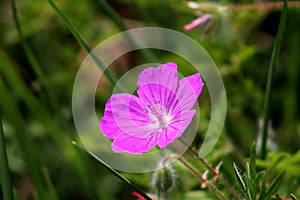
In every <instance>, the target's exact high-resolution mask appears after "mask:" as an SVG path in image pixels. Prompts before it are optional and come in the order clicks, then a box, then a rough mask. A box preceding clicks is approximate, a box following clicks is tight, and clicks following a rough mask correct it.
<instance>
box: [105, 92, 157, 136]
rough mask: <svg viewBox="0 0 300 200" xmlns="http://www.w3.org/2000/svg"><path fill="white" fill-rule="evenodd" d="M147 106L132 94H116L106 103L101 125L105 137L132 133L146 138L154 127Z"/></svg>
mask: <svg viewBox="0 0 300 200" xmlns="http://www.w3.org/2000/svg"><path fill="white" fill-rule="evenodd" d="M145 109H146V106H145V104H144V102H142V101H141V100H140V99H139V98H138V97H136V96H134V95H131V94H114V95H112V96H111V98H110V99H109V101H108V102H107V104H106V107H105V112H104V116H103V118H102V119H101V121H100V127H101V130H102V132H103V134H104V136H105V137H107V138H115V137H117V136H119V135H124V134H125V135H130V136H135V137H140V138H146V137H148V136H149V135H151V134H152V132H153V129H151V128H149V127H148V125H149V123H150V122H151V121H150V119H149V116H148V113H147V112H145Z"/></svg>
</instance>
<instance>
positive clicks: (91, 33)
mask: <svg viewBox="0 0 300 200" xmlns="http://www.w3.org/2000/svg"><path fill="white" fill-rule="evenodd" d="M103 2H105V1H102V0H94V1H93V0H88V1H70V0H64V1H57V2H56V3H57V6H58V7H59V8H60V9H61V10H62V12H63V13H64V14H65V16H67V17H68V18H69V20H70V21H71V22H72V23H73V24H74V26H75V27H76V28H77V29H78V31H79V32H80V34H81V35H82V36H83V38H85V40H86V41H87V44H88V45H89V47H90V48H93V47H95V46H96V45H97V44H99V43H100V42H101V41H103V40H104V39H106V38H108V37H110V36H113V35H114V34H116V33H119V32H120V31H122V30H124V27H122V25H120V24H116V23H115V21H114V18H113V17H112V15H110V14H109V12H108V11H109V10H108V8H111V9H113V11H115V13H116V14H117V15H118V17H119V18H120V19H121V20H122V22H123V23H124V25H125V26H126V27H127V29H130V28H136V27H144V26H157V27H164V28H170V29H174V30H177V31H179V32H183V33H186V34H187V35H188V36H190V37H192V38H194V39H195V40H197V41H198V42H199V43H200V44H201V45H202V46H203V47H204V48H205V49H206V50H207V52H208V53H209V54H210V56H211V57H212V58H213V60H214V61H215V63H216V65H217V66H218V68H219V71H220V73H221V75H222V78H223V81H224V84H225V88H226V92H227V106H228V107H227V118H226V122H225V127H224V130H223V134H222V136H221V138H220V140H219V142H218V144H217V146H216V147H215V148H214V150H213V151H212V152H211V153H210V155H209V156H208V157H207V158H206V159H207V160H208V161H209V162H210V163H211V164H212V165H216V164H217V163H218V162H219V161H220V160H222V161H223V166H222V168H221V172H222V174H223V176H224V177H226V178H227V180H228V181H229V182H230V183H231V184H232V185H234V184H235V179H234V171H233V168H232V162H233V161H237V162H239V163H241V165H243V163H244V159H245V158H247V157H248V156H249V149H250V146H251V144H252V142H253V141H254V140H256V138H257V137H258V134H259V132H260V126H259V120H260V119H261V116H262V110H263V105H264V95H265V87H266V81H267V71H268V67H269V62H270V59H271V53H272V48H273V44H274V39H275V36H276V33H277V28H278V24H279V19H280V10H278V9H275V10H274V9H270V10H265V9H258V10H251V11H228V12H226V13H223V14H222V15H220V16H218V21H217V24H216V25H215V26H214V27H213V28H214V30H212V31H211V32H210V33H208V34H207V35H206V37H205V38H204V39H203V40H201V37H202V35H203V29H201V28H195V29H194V30H192V31H190V32H185V31H184V29H183V26H184V25H186V24H188V23H190V22H191V21H192V20H194V19H195V18H196V17H197V16H196V15H195V11H194V10H192V9H190V8H188V7H187V5H186V2H185V1H176V0H164V1H159V0H140V1H139V0H114V1H108V2H107V4H103ZM202 3H203V2H202ZM210 3H213V4H216V5H234V4H237V2H236V1H213V2H210ZM253 3H255V1H247V0H244V1H240V2H239V4H253ZM105 5H107V6H109V7H106V6H105ZM16 10H17V14H18V18H19V21H20V27H21V30H22V34H23V39H24V41H25V42H26V45H27V46H26V45H25V48H27V50H28V49H30V50H31V51H32V54H30V55H29V56H28V52H27V53H26V52H25V50H24V46H23V45H24V43H23V45H22V39H21V38H20V35H19V34H18V31H17V29H16V25H15V21H14V18H13V12H12V6H11V3H10V2H9V1H0V111H1V115H2V119H3V126H4V133H5V139H6V148H7V154H8V161H9V167H10V172H11V180H12V184H13V188H14V196H15V199H72V200H79V199H105V200H106V199H107V200H110V199H122V200H123V199H124V200H126V199H134V197H133V196H132V195H131V192H132V190H131V189H130V188H129V187H128V186H126V185H125V184H124V183H122V182H120V181H119V180H117V179H116V178H115V177H114V176H113V175H112V174H111V173H109V172H108V171H107V170H106V169H105V168H103V167H102V166H101V165H100V164H99V163H98V162H96V161H95V160H93V159H92V158H90V157H89V156H87V155H86V154H84V153H82V152H81V151H79V150H78V149H77V148H76V147H74V145H72V144H71V141H72V140H75V139H76V130H75V127H74V124H73V119H72V109H71V102H72V99H71V97H72V88H73V82H74V79H75V76H76V73H77V70H78V69H79V67H80V65H81V63H82V61H83V60H84V58H85V56H86V55H87V54H88V53H87V52H86V51H85V49H84V48H83V47H82V46H81V45H80V43H79V42H78V41H77V40H76V38H75V37H74V35H73V34H72V33H71V31H70V30H69V29H68V28H67V26H66V25H65V24H64V22H63V20H62V19H61V18H60V17H59V16H58V15H57V13H56V12H55V11H54V9H53V8H52V7H51V6H50V4H49V3H48V2H47V1H36V0H22V1H16ZM30 50H29V51H30ZM153 53H154V54H155V55H156V56H157V57H158V58H159V59H160V62H161V63H164V62H168V61H172V62H176V63H177V64H178V65H179V66H180V65H181V64H182V65H184V64H185V62H184V61H183V60H182V59H180V58H179V57H178V56H176V55H172V54H167V53H165V52H160V51H153ZM299 55H300V8H289V10H288V18H287V26H286V29H285V35H284V40H283V44H282V47H281V52H280V55H279V60H278V63H277V66H276V71H275V77H274V82H273V88H272V99H271V111H270V118H271V123H270V128H269V130H270V131H269V132H270V134H271V136H270V137H269V138H270V139H271V140H270V141H269V150H270V151H271V153H269V156H268V158H267V160H265V161H262V160H261V161H260V162H258V165H259V166H260V167H263V168H267V169H268V170H269V171H270V174H271V176H272V174H274V173H276V172H278V171H283V170H286V171H287V173H286V177H285V179H284V183H283V184H282V188H281V190H280V191H281V194H282V195H283V196H287V194H288V193H290V192H293V193H295V194H296V195H298V196H299V195H300V189H299V185H300V183H299V180H300V179H299V178H300V172H299V170H298V169H299V167H300V154H299V153H298V154H297V151H298V150H299V147H300V145H299V143H300V115H299V111H300V109H299V102H300V101H299V100H300V96H299V94H300V93H299V88H300V81H299V80H300V79H299V78H300V56H299ZM147 62H148V61H147V59H146V58H144V57H143V56H142V54H139V53H138V52H133V53H128V54H126V55H124V56H122V57H120V58H119V59H118V60H116V61H115V62H114V63H113V66H111V67H110V69H111V71H112V72H113V74H115V76H116V77H120V76H121V75H122V74H123V73H125V72H126V71H127V70H129V69H131V68H133V67H135V66H137V65H141V64H144V63H147ZM181 69H182V70H183V71H181V73H182V74H189V73H190V72H191V69H189V68H188V67H187V68H181ZM102 85H103V87H101V88H99V91H98V93H97V95H96V105H97V106H98V107H97V111H98V112H99V115H100V116H101V115H102V113H103V109H104V105H105V102H106V101H107V99H108V98H109V96H110V95H111V89H112V86H111V84H110V83H109V82H108V81H107V80H103V84H102ZM208 102H210V99H209V93H208V91H207V89H206V88H205V89H204V92H203V94H202V95H201V97H200V99H199V104H200V109H201V118H200V120H201V121H200V127H199V134H198V136H197V138H196V139H195V142H194V146H199V145H200V144H201V141H202V139H203V134H204V133H205V130H206V129H207V127H208V124H209V119H210V104H209V103H208ZM1 162H3V160H1ZM177 170H178V176H179V181H178V182H179V183H178V186H177V188H175V189H173V190H172V191H171V192H170V193H173V196H174V198H175V197H177V198H180V197H181V194H182V192H185V193H193V195H195V193H197V194H196V199H198V198H200V197H201V198H203V199H205V198H207V199H209V198H212V197H210V193H209V192H207V191H206V190H199V188H200V187H199V184H200V183H199V181H198V180H197V179H196V178H194V177H193V176H192V175H191V174H190V173H188V172H187V171H186V170H185V169H183V167H180V166H178V169H177ZM199 170H200V171H201V170H203V167H202V166H200V165H199ZM0 175H1V174H0ZM123 175H124V176H125V177H127V178H128V179H130V180H131V181H132V182H134V183H136V184H137V185H138V186H139V187H141V188H142V189H143V190H145V191H148V192H153V191H155V190H154V188H152V187H151V186H150V185H149V183H150V181H151V180H150V179H151V174H150V173H147V174H126V173H124V174H123ZM2 184H3V183H2ZM2 184H1V185H2ZM1 188H2V187H1ZM0 196H1V195H0ZM190 196H192V195H190ZM182 198H183V197H182ZM0 199H1V197H0ZM187 199H188V198H187ZM189 199H193V198H192V197H190V198H189Z"/></svg>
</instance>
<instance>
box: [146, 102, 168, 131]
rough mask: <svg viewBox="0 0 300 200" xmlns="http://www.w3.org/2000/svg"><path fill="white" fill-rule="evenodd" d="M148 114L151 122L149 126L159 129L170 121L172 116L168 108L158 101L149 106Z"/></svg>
mask: <svg viewBox="0 0 300 200" xmlns="http://www.w3.org/2000/svg"><path fill="white" fill-rule="evenodd" d="M148 115H149V118H150V120H151V124H150V125H149V126H150V127H151V128H154V129H160V130H161V129H163V128H165V127H166V126H167V125H168V124H169V123H170V122H171V121H172V117H171V116H170V114H169V112H168V110H167V109H165V108H164V107H163V106H162V105H161V104H160V103H157V104H153V105H151V106H149V110H148Z"/></svg>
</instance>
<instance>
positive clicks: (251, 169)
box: [248, 142, 256, 181]
mask: <svg viewBox="0 0 300 200" xmlns="http://www.w3.org/2000/svg"><path fill="white" fill-rule="evenodd" d="M249 163H250V164H249V172H248V173H249V175H250V179H251V180H253V181H254V179H255V176H256V142H253V144H252V146H251V151H250V160H249Z"/></svg>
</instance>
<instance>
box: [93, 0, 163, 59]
mask: <svg viewBox="0 0 300 200" xmlns="http://www.w3.org/2000/svg"><path fill="white" fill-rule="evenodd" d="M96 3H97V4H98V5H99V6H100V7H101V8H102V9H103V10H104V12H105V13H106V14H107V16H108V17H109V18H110V19H111V20H112V21H113V22H114V23H115V25H116V26H117V27H118V28H119V30H120V31H127V28H126V26H125V24H124V23H123V22H122V20H121V18H120V17H119V15H118V13H117V12H116V11H115V10H114V9H113V8H112V7H111V6H110V5H109V4H108V3H107V1H106V0H96ZM125 37H126V38H127V39H128V41H129V43H130V44H132V45H133V46H134V47H139V44H138V42H137V41H136V40H135V39H134V37H132V35H131V34H129V33H127V34H125ZM141 53H142V55H143V56H144V57H145V58H146V59H147V60H148V61H150V62H157V61H158V58H157V57H156V56H155V55H154V54H153V53H152V52H151V51H149V49H141Z"/></svg>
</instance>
